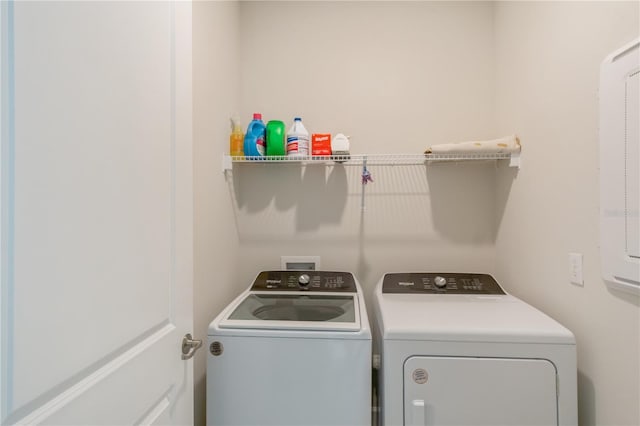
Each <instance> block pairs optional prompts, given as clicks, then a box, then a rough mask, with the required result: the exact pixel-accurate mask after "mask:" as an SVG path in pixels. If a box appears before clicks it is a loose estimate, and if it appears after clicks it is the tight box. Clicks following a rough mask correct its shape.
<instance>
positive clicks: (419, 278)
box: [382, 272, 505, 294]
mask: <svg viewBox="0 0 640 426" xmlns="http://www.w3.org/2000/svg"><path fill="white" fill-rule="evenodd" d="M382 292H383V293H424V294H505V292H504V290H502V288H501V287H500V285H499V284H498V283H497V282H496V280H495V279H494V278H493V277H492V276H491V275H488V274H464V273H459V274H458V273H449V272H407V273H397V274H386V275H385V276H384V281H383V282H382Z"/></svg>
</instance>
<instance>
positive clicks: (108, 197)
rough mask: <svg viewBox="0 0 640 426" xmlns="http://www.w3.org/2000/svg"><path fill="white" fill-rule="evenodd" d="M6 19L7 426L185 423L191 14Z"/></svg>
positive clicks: (54, 8) (24, 9)
mask: <svg viewBox="0 0 640 426" xmlns="http://www.w3.org/2000/svg"><path fill="white" fill-rule="evenodd" d="M3 14H4V17H5V18H7V17H8V19H10V20H11V22H12V25H11V28H7V27H3V28H2V37H3V46H4V45H11V46H12V48H11V49H10V50H9V51H6V50H3V52H2V55H3V73H8V74H10V75H12V78H9V79H3V90H2V92H3V96H5V95H4V94H5V93H10V92H11V93H13V94H12V96H11V98H10V99H3V110H2V117H3V129H4V128H5V127H11V128H12V129H13V132H7V133H6V134H5V132H3V140H2V144H3V151H2V152H3V157H2V166H3V169H5V168H7V169H10V170H11V175H10V176H8V179H7V176H6V175H3V178H5V179H4V182H3V186H2V188H3V193H2V204H1V207H2V209H1V212H2V215H3V221H2V224H3V229H2V238H3V253H2V254H3V255H2V261H3V262H2V269H3V271H10V273H7V274H3V282H2V286H3V298H5V297H4V296H5V295H6V296H7V297H6V298H5V299H6V300H4V301H3V302H5V303H6V305H3V311H2V315H3V317H2V321H3V336H2V337H3V340H2V342H3V345H2V352H1V354H2V376H1V378H2V394H1V396H2V423H3V424H5V422H6V423H13V422H20V423H43V424H116V425H119V424H132V423H143V424H144V423H148V424H152V423H154V422H158V421H162V422H165V421H166V419H169V421H171V422H175V423H185V424H186V423H189V422H190V417H189V416H190V412H191V409H190V408H191V405H192V402H191V399H192V389H191V384H190V383H191V380H192V377H191V368H192V363H191V362H190V361H189V362H185V361H182V360H181V359H180V353H181V352H180V348H181V340H182V336H183V335H184V334H185V333H186V332H189V331H191V330H190V329H191V322H192V313H191V305H192V301H191V293H192V288H191V287H192V282H191V280H192V277H191V274H192V272H191V264H192V262H191V256H192V253H191V250H192V249H191V241H192V231H191V228H192V214H191V213H192V210H191V204H192V203H191V200H192V194H191V186H192V178H191V167H190V165H191V95H190V93H191V92H190V90H191V57H190V55H191V49H190V44H191V35H190V19H191V6H190V4H188V3H186V4H184V3H178V4H175V3H173V2H56V1H54V2H15V3H10V4H7V3H5V4H3ZM5 42H6V43H5ZM5 135H6V137H5ZM7 153H11V155H8V154H7ZM179 404H182V406H178V405H179ZM184 407H189V409H185V408H184ZM176 413H180V414H179V415H178V414H176ZM185 413H186V415H187V416H188V417H180V416H184V415H185ZM162 419H165V420H162Z"/></svg>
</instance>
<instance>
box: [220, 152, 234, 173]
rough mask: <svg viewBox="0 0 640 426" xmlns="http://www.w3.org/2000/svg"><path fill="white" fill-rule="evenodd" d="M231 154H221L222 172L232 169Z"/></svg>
mask: <svg viewBox="0 0 640 426" xmlns="http://www.w3.org/2000/svg"><path fill="white" fill-rule="evenodd" d="M231 160H232V159H231V156H230V155H227V154H223V155H222V173H226V172H230V171H231V170H233V161H231Z"/></svg>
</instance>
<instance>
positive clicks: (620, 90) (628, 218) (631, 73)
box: [600, 40, 640, 294]
mask: <svg viewBox="0 0 640 426" xmlns="http://www.w3.org/2000/svg"><path fill="white" fill-rule="evenodd" d="M639 122H640V40H636V41H634V42H632V43H629V44H627V45H625V46H624V47H622V48H621V49H619V50H616V51H615V52H613V53H612V54H611V55H609V56H608V57H607V58H606V59H605V60H604V61H603V63H602V66H601V70H600V240H601V241H600V257H601V259H602V274H603V278H604V279H605V281H606V283H607V285H609V286H610V287H611V288H615V289H617V290H623V291H628V292H632V293H636V294H640V124H639Z"/></svg>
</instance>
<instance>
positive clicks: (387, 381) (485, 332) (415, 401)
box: [374, 273, 577, 426]
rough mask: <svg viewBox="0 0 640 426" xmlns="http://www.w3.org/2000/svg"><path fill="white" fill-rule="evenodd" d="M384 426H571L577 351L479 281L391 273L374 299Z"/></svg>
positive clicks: (563, 335) (553, 326)
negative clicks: (378, 340)
mask: <svg viewBox="0 0 640 426" xmlns="http://www.w3.org/2000/svg"><path fill="white" fill-rule="evenodd" d="M374 311H375V314H376V320H377V327H376V330H377V337H378V338H379V339H380V352H381V354H380V356H381V365H380V370H379V376H378V401H379V404H380V410H381V414H380V417H379V418H380V422H381V424H383V425H386V426H391V425H394V426H396V425H438V426H445V425H468V426H471V425H518V426H521V425H536V426H541V425H577V389H576V388H577V368H576V342H575V338H574V336H573V334H572V333H571V332H570V331H569V330H567V329H566V328H564V327H563V326H562V325H560V324H558V323H557V322H556V321H554V320H553V319H551V318H550V317H548V316H547V315H545V314H544V313H542V312H540V311H539V310H537V309H535V308H533V307H532V306H530V305H528V304H526V303H524V302H523V301H521V300H519V299H517V298H515V297H513V296H511V295H509V294H506V293H505V291H504V290H503V289H502V288H501V287H500V285H498V283H497V282H496V281H495V280H494V279H493V277H491V276H490V275H486V274H462V273H392V274H386V275H384V276H383V277H382V278H381V279H380V281H379V283H378V285H377V287H376V290H375V295H374Z"/></svg>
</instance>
